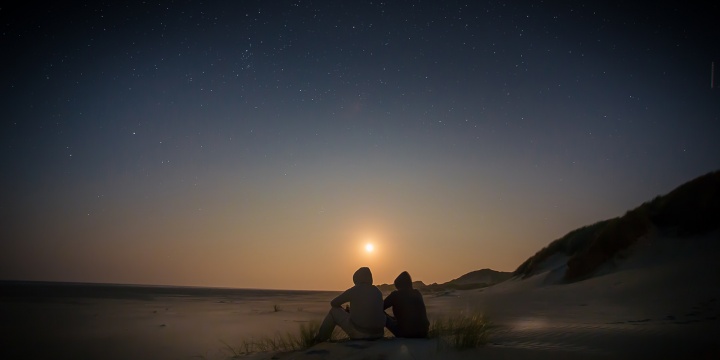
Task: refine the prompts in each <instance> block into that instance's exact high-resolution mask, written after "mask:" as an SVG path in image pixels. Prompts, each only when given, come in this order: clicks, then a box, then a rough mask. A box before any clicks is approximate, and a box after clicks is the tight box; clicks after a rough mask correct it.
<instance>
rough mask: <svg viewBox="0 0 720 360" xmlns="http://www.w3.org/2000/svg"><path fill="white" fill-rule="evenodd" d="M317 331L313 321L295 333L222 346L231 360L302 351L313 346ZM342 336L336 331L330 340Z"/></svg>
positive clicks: (318, 326) (317, 326)
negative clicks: (237, 344)
mask: <svg viewBox="0 0 720 360" xmlns="http://www.w3.org/2000/svg"><path fill="white" fill-rule="evenodd" d="M319 329H320V323H319V322H317V321H313V322H308V323H302V324H300V328H299V329H298V332H296V333H293V332H287V333H284V334H282V333H278V334H275V335H274V336H265V337H260V338H257V339H246V340H242V341H241V342H240V345H239V346H236V347H232V346H230V345H229V344H227V343H225V342H223V344H224V345H225V350H226V351H227V352H228V353H229V355H230V357H231V358H232V359H237V358H242V357H243V356H246V355H248V354H252V353H256V352H266V351H296V350H304V349H308V348H310V347H311V346H313V345H314V344H315V342H314V338H315V335H316V334H317V333H318V330H319ZM343 335H344V333H342V332H341V331H339V330H337V329H336V331H335V332H333V335H332V337H331V339H334V340H337V339H342V338H343Z"/></svg>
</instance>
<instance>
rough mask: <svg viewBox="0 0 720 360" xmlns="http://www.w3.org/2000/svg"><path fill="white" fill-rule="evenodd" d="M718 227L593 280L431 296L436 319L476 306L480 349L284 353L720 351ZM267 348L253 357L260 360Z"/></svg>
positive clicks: (531, 282) (629, 254)
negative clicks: (481, 320)
mask: <svg viewBox="0 0 720 360" xmlns="http://www.w3.org/2000/svg"><path fill="white" fill-rule="evenodd" d="M718 254H720V234H719V233H717V232H715V233H712V234H710V235H706V236H702V237H696V238H689V239H687V238H686V239H678V238H670V237H660V236H654V237H650V238H646V239H644V240H642V241H640V242H639V243H637V244H636V245H634V246H633V247H632V248H631V249H628V250H627V251H625V252H624V253H623V254H621V257H618V258H615V259H613V261H611V262H610V263H608V264H606V265H605V266H604V267H603V268H601V269H599V270H598V274H597V275H596V276H595V277H592V278H590V279H587V280H584V281H580V282H576V283H570V284H563V283H561V276H558V275H557V273H558V271H554V270H558V268H559V267H562V266H564V265H562V263H561V262H559V263H557V264H558V266H556V267H555V268H548V269H546V271H544V272H542V273H539V274H537V275H535V276H533V277H530V278H528V279H525V280H520V279H517V278H514V279H511V280H509V281H506V282H504V283H501V284H498V285H495V286H493V287H490V288H486V289H482V290H480V291H458V292H455V293H454V296H451V297H442V298H433V297H427V299H426V300H427V303H428V306H429V312H430V313H431V314H432V315H433V316H439V315H441V314H443V313H447V312H453V311H472V310H480V311H483V312H485V313H486V314H487V315H488V316H489V317H490V319H491V320H492V322H493V323H494V324H495V325H496V327H495V329H494V330H493V333H492V335H491V338H490V344H488V345H487V346H485V347H483V348H479V349H473V350H465V351H452V350H438V349H437V344H436V342H435V341H434V340H431V339H429V340H408V339H405V340H401V339H393V340H387V339H386V340H383V341H377V342H363V341H350V342H344V343H329V344H328V343H326V344H320V345H317V346H315V347H313V348H311V349H310V350H307V351H303V352H295V353H287V354H273V356H275V357H276V358H280V359H471V358H484V359H508V358H510V359H525V358H528V359H542V358H548V359H550V358H552V359H565V358H567V359H587V358H649V357H653V358H659V359H675V358H702V359H704V358H707V359H716V358H720V346H719V345H717V343H718V342H717V339H716V337H717V334H718V333H720V264H719V263H718V262H717V255H718ZM266 355H268V354H256V355H255V357H256V358H262V356H266Z"/></svg>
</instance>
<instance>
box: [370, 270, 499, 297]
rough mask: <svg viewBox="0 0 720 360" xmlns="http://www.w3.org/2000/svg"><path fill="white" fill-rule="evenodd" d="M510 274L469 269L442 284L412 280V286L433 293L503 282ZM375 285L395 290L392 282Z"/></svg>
mask: <svg viewBox="0 0 720 360" xmlns="http://www.w3.org/2000/svg"><path fill="white" fill-rule="evenodd" d="M512 276H513V273H511V272H505V271H495V270H492V269H482V270H475V271H471V272H469V273H467V274H465V275H462V276H460V277H459V278H457V279H453V280H450V281H448V282H445V283H442V284H437V283H433V284H430V285H425V283H423V282H422V281H413V288H415V289H418V290H420V291H421V292H424V293H435V292H442V291H449V290H468V289H478V288H483V287H487V286H491V285H495V284H497V283H500V282H503V281H505V280H507V279H509V278H511V277H512ZM377 287H378V288H379V289H380V290H381V291H393V290H395V285H393V284H382V285H378V286H377Z"/></svg>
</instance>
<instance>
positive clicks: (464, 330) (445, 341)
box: [428, 312, 491, 350]
mask: <svg viewBox="0 0 720 360" xmlns="http://www.w3.org/2000/svg"><path fill="white" fill-rule="evenodd" d="M490 325H491V324H490V321H489V320H488V318H487V317H486V316H485V315H483V314H482V313H479V312H469V313H459V314H454V315H447V316H444V317H440V318H437V319H434V320H433V321H432V322H431V323H430V331H429V332H428V337H430V338H433V339H436V340H437V344H438V350H447V349H455V350H463V349H472V348H477V347H481V346H483V345H485V344H487V342H488V335H489V330H490Z"/></svg>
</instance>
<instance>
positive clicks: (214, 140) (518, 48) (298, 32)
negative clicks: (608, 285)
mask: <svg viewBox="0 0 720 360" xmlns="http://www.w3.org/2000/svg"><path fill="white" fill-rule="evenodd" d="M126 3H127V4H126ZM629 3H630V2H628V1H609V2H600V1H597V2H584V3H581V2H574V1H573V2H570V1H562V2H553V1H550V2H541V1H527V2H519V1H518V2H510V1H507V2H505V1H499V2H498V1H467V2H463V1H388V2H378V1H372V2H360V1H356V2H350V1H347V2H346V1H272V2H271V1H233V2H231V1H215V2H214V1H190V0H187V1H160V2H157V1H155V2H149V1H148V2H133V1H130V2H120V1H117V2H113V1H109V2H95V1H86V2H65V4H64V5H52V7H50V8H48V7H45V6H47V5H46V4H45V2H36V3H33V2H15V3H11V4H10V5H3V7H2V8H1V9H0V19H1V22H0V25H1V26H2V33H1V34H0V35H1V41H2V43H1V45H0V46H1V47H0V49H1V53H2V55H1V57H2V68H1V70H0V72H1V76H0V79H2V82H1V84H2V87H1V88H0V95H1V99H2V109H3V110H2V114H3V115H2V123H1V125H0V126H1V128H0V146H1V147H0V189H1V190H0V279H4V280H49V281H79V282H111V283H139V284H167V285H198V286H229V287H246V288H282V289H343V288H346V287H348V286H350V285H352V282H351V276H352V272H353V271H354V270H355V269H356V268H357V267H359V266H364V265H368V266H370V267H371V269H372V270H373V272H374V274H375V282H376V283H391V282H392V281H393V279H394V278H395V276H397V274H398V273H399V272H400V271H403V270H407V271H409V272H410V274H411V275H412V276H413V278H414V279H416V280H423V281H424V282H426V283H431V282H445V281H448V280H451V279H453V278H456V277H459V276H460V275H462V274H464V273H467V272H469V271H472V270H477V269H481V268H488V267H489V268H493V269H495V270H503V271H512V270H514V269H515V268H516V267H517V266H518V265H519V264H520V263H521V262H522V261H524V260H525V259H527V258H528V257H529V256H531V255H533V254H534V253H535V252H536V251H538V250H540V248H542V247H543V246H545V245H547V244H548V243H549V242H550V241H552V240H554V239H556V238H558V237H560V236H562V235H564V234H566V233H567V232H569V231H570V230H573V229H575V228H577V227H580V226H583V225H589V224H592V223H594V222H597V221H600V220H604V219H607V218H611V217H615V216H619V215H622V214H623V213H624V212H625V211H627V210H629V209H631V208H634V207H635V206H638V205H640V204H641V203H642V202H644V201H648V200H650V199H652V198H653V197H654V196H656V195H659V194H664V193H667V192H669V191H670V190H672V189H673V188H674V187H676V186H678V185H680V184H682V183H683V182H686V181H688V180H690V179H692V178H694V177H697V176H699V175H702V174H705V173H707V172H710V171H713V170H717V169H720V141H718V139H720V89H719V88H717V87H720V75H718V76H716V78H718V79H716V80H715V85H714V86H715V88H713V83H712V74H711V66H712V63H713V62H714V63H715V68H716V72H720V31H719V28H718V26H717V21H718V16H720V6H718V5H717V4H716V3H714V2H708V4H706V5H692V4H690V3H691V2H674V3H667V4H664V3H662V2H653V3H652V4H651V3H646V4H644V5H632V4H629ZM638 3H640V2H638ZM710 3H712V4H710ZM69 4H72V5H69ZM366 242H372V243H374V244H375V251H374V252H373V253H365V251H364V250H363V249H364V248H363V247H364V244H365V243H366Z"/></svg>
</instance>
